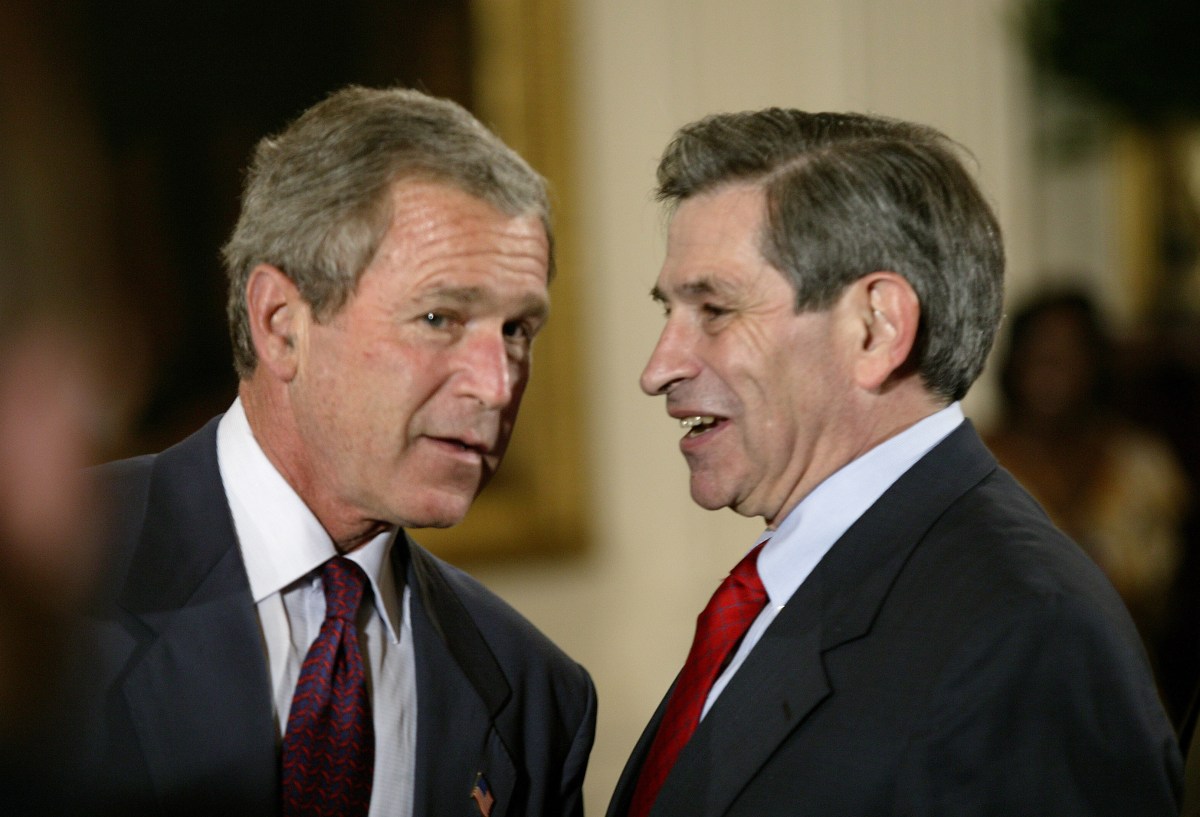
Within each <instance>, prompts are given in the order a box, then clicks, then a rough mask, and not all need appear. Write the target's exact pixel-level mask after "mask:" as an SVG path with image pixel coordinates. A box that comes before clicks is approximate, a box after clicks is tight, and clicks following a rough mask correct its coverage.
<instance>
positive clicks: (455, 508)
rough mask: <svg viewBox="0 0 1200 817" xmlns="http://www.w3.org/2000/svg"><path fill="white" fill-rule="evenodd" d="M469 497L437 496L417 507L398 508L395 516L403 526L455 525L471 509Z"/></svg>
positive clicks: (443, 526) (435, 526) (436, 526)
mask: <svg viewBox="0 0 1200 817" xmlns="http://www.w3.org/2000/svg"><path fill="white" fill-rule="evenodd" d="M471 499H473V497H472V498H465V497H458V496H452V497H447V496H437V497H434V498H432V499H431V500H430V501H428V502H425V503H422V504H421V505H420V506H418V507H415V508H414V507H411V506H410V507H408V508H404V509H401V510H398V511H397V513H396V518H397V519H401V520H403V521H402V522H400V523H399V524H400V526H401V527H403V528H449V527H452V526H454V525H457V524H458V523H459V522H461V521H463V519H464V518H465V517H466V515H467V511H469V510H470V509H471Z"/></svg>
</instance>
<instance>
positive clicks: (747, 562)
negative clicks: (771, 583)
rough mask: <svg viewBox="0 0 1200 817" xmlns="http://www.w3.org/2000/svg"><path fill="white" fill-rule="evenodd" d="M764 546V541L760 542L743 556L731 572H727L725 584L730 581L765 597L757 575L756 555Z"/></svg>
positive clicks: (764, 591) (760, 580)
mask: <svg viewBox="0 0 1200 817" xmlns="http://www.w3.org/2000/svg"><path fill="white" fill-rule="evenodd" d="M768 541H769V540H768ZM765 544H766V542H765V541H764V542H760V543H759V544H758V545H756V546H755V547H754V549H753V550H751V551H750V552H749V553H747V554H746V555H745V556H743V557H742V560H741V561H740V562H738V563H737V565H735V566H734V568H733V570H731V571H729V578H728V579H726V580H725V582H726V583H728V582H730V581H731V580H732V581H733V582H734V583H736V584H739V585H741V586H742V587H744V588H746V589H747V590H750V591H752V592H753V593H755V594H758V593H762V594H764V595H765V594H766V590H765V589H764V588H763V583H762V579H761V578H759V575H758V554H759V551H761V550H762V549H763V545H765Z"/></svg>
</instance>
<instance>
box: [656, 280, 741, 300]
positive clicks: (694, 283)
mask: <svg viewBox="0 0 1200 817" xmlns="http://www.w3.org/2000/svg"><path fill="white" fill-rule="evenodd" d="M730 289H731V287H730V286H729V285H728V284H726V283H725V282H723V281H721V280H720V279H718V278H714V277H712V276H708V275H706V276H703V277H700V278H694V279H692V280H690V281H685V282H684V283H682V284H680V285H679V286H678V287H676V288H675V291H676V292H677V293H678V297H679V298H680V299H681V300H685V301H689V300H698V299H701V298H705V297H707V296H709V295H719V294H721V293H728V292H729V291H730ZM650 297H651V298H653V299H654V300H655V301H658V302H659V303H666V302H667V301H668V300H669V298H668V296H667V293H666V292H664V291H663V290H662V289H660V288H659V287H658V286H657V285H656V286H655V287H654V288H653V289H651V290H650Z"/></svg>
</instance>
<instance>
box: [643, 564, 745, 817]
mask: <svg viewBox="0 0 1200 817" xmlns="http://www.w3.org/2000/svg"><path fill="white" fill-rule="evenodd" d="M765 544H766V542H762V543H761V544H759V545H758V546H757V547H756V548H754V549H753V550H751V551H750V552H749V553H748V554H746V556H745V558H743V559H742V560H741V561H740V562H738V564H737V567H735V568H734V569H733V570H732V571H730V573H729V575H728V576H726V577H725V581H723V582H721V586H720V587H718V588H717V592H715V593H713V597H712V598H711V599H709V602H708V606H707V607H705V608H704V612H702V613H701V614H700V616H699V617H698V618H697V619H696V638H695V640H693V641H692V649H691V651H690V652H689V653H688V657H687V661H686V662H685V663H684V665H683V670H682V671H681V672H680V673H679V679H678V680H677V681H676V682H675V689H674V691H673V692H672V693H671V700H670V701H668V702H667V711H666V712H665V713H664V714H663V718H662V721H661V722H660V723H659V726H658V732H657V734H655V736H654V742H653V743H652V744H651V745H650V752H649V753H648V754H647V755H646V761H645V763H643V764H642V773H641V776H640V777H639V778H638V783H637V788H636V789H634V792H633V801H632V803H631V804H630V807H629V812H628V817H644V815H646V814H648V813H649V812H650V807H651V806H653V805H654V800H655V798H657V797H658V790H659V789H660V788H662V784H663V781H665V780H666V779H667V774H669V773H670V771H671V767H672V766H674V765H675V759H676V758H677V757H679V753H680V751H682V750H683V747H684V746H685V745H686V744H687V742H688V740H690V739H691V737H692V733H693V732H694V731H696V726H697V725H698V724H699V723H700V713H701V712H702V711H703V710H704V701H705V700H706V699H707V698H708V693H709V691H710V690H711V689H712V685H713V682H714V681H716V680H717V676H718V675H719V674H720V673H721V670H722V669H723V668H724V667H725V665H726V661H727V660H728V659H729V658H730V657H731V656H732V655H733V651H734V649H735V648H736V647H737V645H738V643H739V642H740V641H741V640H742V637H743V636H744V635H745V634H746V630H748V629H749V628H750V624H751V623H752V622H753V621H754V619H755V618H757V617H758V614H759V613H760V612H762V609H763V606H764V605H765V604H766V603H767V591H766V590H764V589H763V584H762V580H761V579H759V577H758V569H757V567H756V564H757V562H758V552H759V551H760V550H762V546H763V545H765Z"/></svg>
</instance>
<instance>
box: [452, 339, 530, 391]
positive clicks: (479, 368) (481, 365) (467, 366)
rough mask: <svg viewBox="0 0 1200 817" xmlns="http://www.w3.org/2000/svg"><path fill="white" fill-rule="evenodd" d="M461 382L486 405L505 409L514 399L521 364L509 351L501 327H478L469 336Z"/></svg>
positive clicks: (464, 388)
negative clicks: (479, 329) (488, 328)
mask: <svg viewBox="0 0 1200 817" xmlns="http://www.w3.org/2000/svg"><path fill="white" fill-rule="evenodd" d="M464 351H465V355H464V359H463V372H462V377H461V378H460V382H461V383H462V384H463V387H462V388H463V391H464V392H465V393H466V395H467V396H469V397H474V398H475V399H476V400H478V401H479V402H480V403H482V404H483V405H484V407H486V408H489V409H503V408H505V407H506V406H508V404H509V403H511V402H512V399H513V389H514V387H515V384H516V380H517V368H518V366H519V364H518V363H517V362H516V361H514V360H513V359H512V357H511V356H510V355H509V348H508V343H507V342H506V340H505V338H504V335H503V333H502V332H501V331H499V330H497V331H486V330H485V331H479V332H477V333H475V334H474V335H473V336H472V337H470V338H469V339H467V341H466V346H465V349H464Z"/></svg>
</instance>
